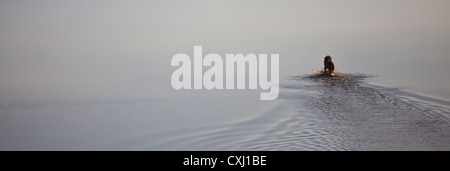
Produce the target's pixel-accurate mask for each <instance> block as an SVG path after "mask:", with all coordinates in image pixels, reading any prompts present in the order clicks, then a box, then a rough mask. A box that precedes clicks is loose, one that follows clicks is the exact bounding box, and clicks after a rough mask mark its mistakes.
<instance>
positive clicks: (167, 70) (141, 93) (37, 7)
mask: <svg viewBox="0 0 450 171" xmlns="http://www.w3.org/2000/svg"><path fill="white" fill-rule="evenodd" d="M449 16H450V1H448V0H339V1H336V0H308V1H294V0H292V1H287V0H286V1H279V0H277V1H261V0H254V1H240V0H235V1H215V0H213V1H210V0H204V1H184V0H179V1H168V0H159V1H144V0H142V1H130V0H129V1H112V0H102V1H100V0H94V1H92V0H86V1H84V0H78V1H57V0H42V1H25V0H24V1H22V0H14V1H4V0H2V1H0V25H1V27H0V37H1V39H0V96H1V97H2V99H3V100H4V99H6V98H13V97H23V98H29V97H41V96H44V97H46V96H49V97H68V98H70V97H72V96H74V97H159V96H161V97H162V96H166V95H167V92H169V91H171V86H170V75H171V72H173V70H175V68H172V67H170V59H171V58H172V56H173V55H174V54H176V53H187V54H192V53H193V46H194V45H203V50H204V54H206V53H211V52H214V53H218V54H221V55H224V54H225V53H244V54H246V53H278V54H280V72H281V74H282V75H292V74H299V73H310V72H311V70H312V69H320V68H321V67H322V58H323V56H325V55H332V56H333V57H334V58H335V63H336V64H337V68H338V70H341V71H346V72H365V73H368V74H380V75H391V74H390V73H396V74H393V75H394V76H392V78H396V77H399V76H405V75H408V73H413V74H414V75H415V76H416V77H418V76H420V77H427V76H429V75H430V74H433V73H440V74H442V73H444V74H447V73H450V70H449V69H448V68H449V67H447V65H450V57H449V55H448V54H450V50H449V48H448V47H449V45H450V20H449V19H448V17H449ZM410 66H415V67H410ZM411 68H413V69H411ZM405 79H406V77H405ZM437 80H440V79H437ZM408 81H409V82H414V78H411V79H409V80H405V81H404V82H405V84H409V83H408ZM429 81H430V80H426V79H425V82H429ZM440 81H441V82H439V83H438V82H436V83H435V84H436V85H440V87H439V88H440V89H443V90H445V87H450V86H448V82H445V81H442V80H440ZM421 82H423V81H421ZM447 90H448V88H447Z"/></svg>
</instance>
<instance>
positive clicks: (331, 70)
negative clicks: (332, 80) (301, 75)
mask: <svg viewBox="0 0 450 171" xmlns="http://www.w3.org/2000/svg"><path fill="white" fill-rule="evenodd" d="M323 64H324V73H328V75H332V74H333V73H334V63H333V61H332V60H331V57H330V56H326V57H325V59H324V61H323ZM327 70H328V72H327Z"/></svg>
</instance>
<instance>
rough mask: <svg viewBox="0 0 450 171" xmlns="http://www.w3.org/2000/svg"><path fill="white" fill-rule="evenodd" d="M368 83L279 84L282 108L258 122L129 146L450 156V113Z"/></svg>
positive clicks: (316, 78)
mask: <svg viewBox="0 0 450 171" xmlns="http://www.w3.org/2000/svg"><path fill="white" fill-rule="evenodd" d="M371 77H373V76H372V75H367V74H361V73H355V74H349V73H336V74H335V76H328V75H326V74H324V73H322V72H320V71H317V72H315V73H313V74H310V75H302V76H291V77H289V78H288V79H286V80H284V81H283V82H282V85H283V86H281V88H282V89H281V94H280V99H279V101H280V102H281V103H280V104H278V105H276V106H275V107H273V108H271V109H270V110H266V111H265V112H264V113H261V114H260V115H259V116H257V117H255V118H252V119H250V120H247V121H242V122H238V123H232V124H223V125H215V126H211V127H205V128H192V129H185V130H179V131H173V132H162V133H161V134H160V135H158V136H149V137H144V138H143V139H140V140H136V141H135V142H137V143H132V144H133V145H134V146H147V148H148V149H150V150H275V151H279V150H450V124H449V119H448V118H449V116H450V113H449V111H450V110H449V106H446V105H435V103H432V102H431V103H424V102H423V101H420V100H417V97H416V96H405V93H402V91H400V90H398V89H395V88H385V87H380V86H372V85H370V84H367V83H366V82H365V80H367V79H368V78H371ZM408 97H412V98H408ZM428 102H429V101H428ZM155 139H158V141H159V143H154V142H155ZM146 142H147V143H148V144H146ZM150 142H153V143H150Z"/></svg>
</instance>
